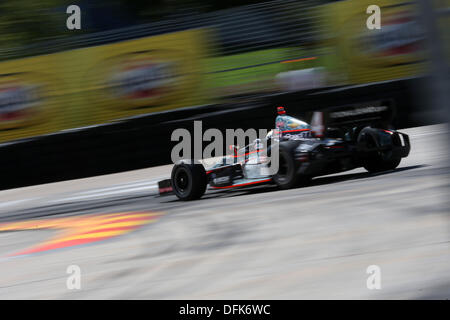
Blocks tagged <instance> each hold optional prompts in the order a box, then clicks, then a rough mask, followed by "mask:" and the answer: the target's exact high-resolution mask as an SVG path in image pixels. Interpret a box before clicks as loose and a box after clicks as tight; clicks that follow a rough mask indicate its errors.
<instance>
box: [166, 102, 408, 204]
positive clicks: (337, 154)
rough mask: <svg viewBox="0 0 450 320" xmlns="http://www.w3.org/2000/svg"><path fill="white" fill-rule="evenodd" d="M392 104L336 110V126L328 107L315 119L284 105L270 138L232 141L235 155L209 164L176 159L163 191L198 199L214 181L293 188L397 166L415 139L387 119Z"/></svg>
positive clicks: (213, 186)
mask: <svg viewBox="0 0 450 320" xmlns="http://www.w3.org/2000/svg"><path fill="white" fill-rule="evenodd" d="M390 109H391V108H390V107H386V106H383V105H378V106H366V107H356V108H353V107H352V108H346V109H344V110H339V109H338V110H332V111H331V112H329V113H328V118H329V120H328V123H329V124H330V126H328V125H327V126H326V127H325V126H324V120H323V118H324V113H323V112H315V113H314V115H313V117H312V121H311V125H310V124H309V123H306V122H304V121H302V120H299V119H297V118H294V117H292V116H289V115H287V114H286V111H285V109H284V108H283V107H278V108H277V112H278V115H277V117H276V119H275V129H273V130H272V131H270V132H269V134H268V135H267V136H266V139H256V140H255V141H253V142H252V143H250V144H249V145H247V146H245V147H243V148H239V147H238V146H231V148H232V149H233V151H234V152H233V154H232V155H227V156H225V157H222V158H220V159H218V160H217V161H216V162H215V163H214V164H213V165H212V166H209V167H208V168H205V167H204V165H203V164H202V163H200V162H197V161H194V160H192V159H186V160H182V161H180V162H179V163H176V164H175V165H174V167H173V169H172V174H171V178H170V179H166V180H163V181H160V182H159V191H160V194H161V195H162V194H167V193H174V194H175V195H176V196H177V197H178V198H179V199H181V200H195V199H199V198H200V197H202V196H203V195H204V193H205V191H206V189H207V187H208V186H209V188H210V189H216V190H223V189H230V188H242V187H248V186H254V185H257V184H268V183H271V184H276V185H277V186H278V187H279V188H280V189H290V188H294V187H296V186H306V185H307V184H308V183H309V181H310V180H311V179H312V178H313V177H317V176H322V175H328V174H332V173H338V172H342V171H347V170H352V169H355V168H358V167H364V168H365V169H366V170H367V171H369V172H380V171H386V170H393V169H395V168H396V167H397V166H398V165H399V164H400V161H401V159H402V158H404V157H407V156H408V154H409V152H410V141H409V137H408V135H406V134H404V133H401V132H398V131H397V130H394V129H392V126H391V125H390V124H389V123H388V122H386V110H390ZM274 135H275V136H274ZM275 147H276V148H275ZM270 150H272V151H273V150H277V151H276V152H278V166H277V170H276V172H269V171H270V170H268V168H269V167H270V164H271V162H270V161H271V160H270V159H271V158H270V157H267V154H270ZM262 151H265V152H262ZM230 158H231V159H232V161H230Z"/></svg>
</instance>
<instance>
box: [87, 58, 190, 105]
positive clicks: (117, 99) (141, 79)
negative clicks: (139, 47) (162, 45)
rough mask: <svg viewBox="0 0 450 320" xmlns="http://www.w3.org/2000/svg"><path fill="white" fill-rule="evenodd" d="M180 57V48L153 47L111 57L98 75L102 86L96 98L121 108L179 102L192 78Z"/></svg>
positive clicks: (103, 64) (105, 103)
mask: <svg viewBox="0 0 450 320" xmlns="http://www.w3.org/2000/svg"><path fill="white" fill-rule="evenodd" d="M180 57H182V53H181V52H178V51H173V50H167V51H165V50H150V51H142V52H133V53H126V54H122V55H117V56H114V57H111V58H108V59H106V60H104V62H103V63H102V64H101V67H100V68H101V69H102V71H101V72H99V73H98V74H95V75H94V77H96V78H97V81H96V83H97V84H100V89H101V90H100V91H97V96H96V98H100V100H99V101H103V105H105V107H106V108H108V109H110V110H111V109H114V110H117V111H120V110H134V109H140V108H151V107H158V106H162V105H167V104H170V103H173V102H176V101H177V100H178V99H180V98H181V96H182V94H181V93H182V92H181V91H182V89H183V88H184V86H185V85H186V82H187V81H188V80H189V79H187V78H188V77H187V76H185V75H183V74H182V72H181V64H182V61H181V60H180V59H181V58H180ZM97 71H100V70H98V69H97Z"/></svg>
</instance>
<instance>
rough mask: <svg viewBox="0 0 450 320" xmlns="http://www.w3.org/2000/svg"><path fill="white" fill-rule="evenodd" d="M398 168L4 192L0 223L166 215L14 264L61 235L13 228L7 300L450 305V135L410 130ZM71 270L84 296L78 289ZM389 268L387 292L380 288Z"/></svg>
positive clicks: (155, 174)
mask: <svg viewBox="0 0 450 320" xmlns="http://www.w3.org/2000/svg"><path fill="white" fill-rule="evenodd" d="M403 131H404V132H406V133H408V134H410V138H411V144H412V150H411V154H410V156H409V157H408V158H407V159H404V160H403V161H402V163H401V165H400V166H399V168H398V169H397V170H395V171H390V172H385V173H381V174H369V173H366V172H365V171H364V169H357V170H352V171H349V172H346V173H341V174H337V175H330V176H326V177H319V178H316V179H314V180H313V183H312V185H311V186H309V187H304V188H298V189H293V190H286V191H280V190H277V189H276V188H274V187H271V186H259V187H254V188H251V189H245V190H244V189H241V190H234V191H233V190H229V191H226V192H223V191H222V192H216V191H214V192H209V193H207V195H205V196H204V198H202V199H201V200H198V201H193V202H188V203H186V202H180V201H177V200H176V198H175V197H174V196H166V197H160V196H158V195H156V186H155V182H156V181H157V180H158V179H160V178H164V177H166V176H167V175H168V173H169V172H170V166H165V167H160V168H150V169H145V170H138V171H133V172H127V173H120V174H115V175H108V176H100V177H94V178H89V179H80V180H73V181H66V182H60V183H53V184H48V185H42V186H34V187H27V188H21V189H13V190H7V191H2V192H0V224H1V223H3V225H5V224H7V223H10V222H12V221H20V220H30V219H43V218H45V219H54V218H61V217H74V216H83V215H87V214H93V213H95V214H100V213H105V214H106V213H116V212H119V213H122V212H135V211H137V212H152V213H160V214H161V216H158V217H157V218H156V219H155V220H154V221H152V223H148V224H145V225H143V226H141V227H140V228H139V229H137V230H135V231H132V232H129V233H126V234H124V235H121V236H118V237H114V238H110V239H108V240H104V241H99V242H95V243H91V244H89V245H79V246H73V247H68V248H65V249H58V250H50V251H44V252H41V253H37V254H31V255H20V256H15V257H10V256H9V255H10V254H11V253H15V252H19V251H21V250H23V249H25V248H29V247H30V246H34V245H37V244H39V243H42V242H44V241H45V240H47V239H49V238H51V237H53V236H54V235H55V234H56V233H57V232H58V231H57V230H42V229H36V230H27V231H13V232H11V231H9V232H0V299H316V298H317V299H448V298H450V273H449V270H450V224H449V215H450V205H449V204H450V201H449V197H448V194H449V193H448V187H449V183H448V182H449V172H450V171H449V167H448V135H449V132H448V127H447V126H446V125H435V126H428V127H420V128H411V129H407V130H403ZM69 265H78V266H79V267H80V269H81V289H80V290H69V289H68V288H67V286H66V281H67V278H68V276H69V275H68V274H67V273H66V270H67V267H68V266H69ZM370 265H377V266H379V268H380V271H381V289H379V290H376V289H375V290H369V289H368V288H367V285H366V280H367V278H368V277H369V274H367V272H366V270H367V268H368V266H370Z"/></svg>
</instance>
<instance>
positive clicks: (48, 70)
mask: <svg viewBox="0 0 450 320" xmlns="http://www.w3.org/2000/svg"><path fill="white" fill-rule="evenodd" d="M53 66H54V64H53V62H52V61H51V59H49V57H48V56H42V57H35V58H27V59H22V60H20V61H19V60H17V61H7V62H3V63H1V64H0V67H1V68H0V70H1V71H0V142H4V141H8V140H12V139H17V138H23V137H30V136H35V135H40V134H45V133H50V132H54V131H57V130H61V129H62V128H63V127H64V122H63V119H62V112H63V110H62V109H60V108H59V107H60V106H61V103H60V92H61V91H60V87H61V86H62V82H61V81H60V79H58V76H57V75H56V74H55V73H54V69H53Z"/></svg>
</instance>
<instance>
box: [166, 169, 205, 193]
mask: <svg viewBox="0 0 450 320" xmlns="http://www.w3.org/2000/svg"><path fill="white" fill-rule="evenodd" d="M171 182H172V188H173V192H174V193H175V195H176V196H177V197H178V198H179V199H180V200H183V201H189V200H196V199H199V198H201V196H203V195H204V194H205V191H206V186H207V179H206V172H205V168H204V167H203V165H201V164H199V163H196V164H190V163H181V164H176V165H175V166H174V167H173V169H172V175H171Z"/></svg>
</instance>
